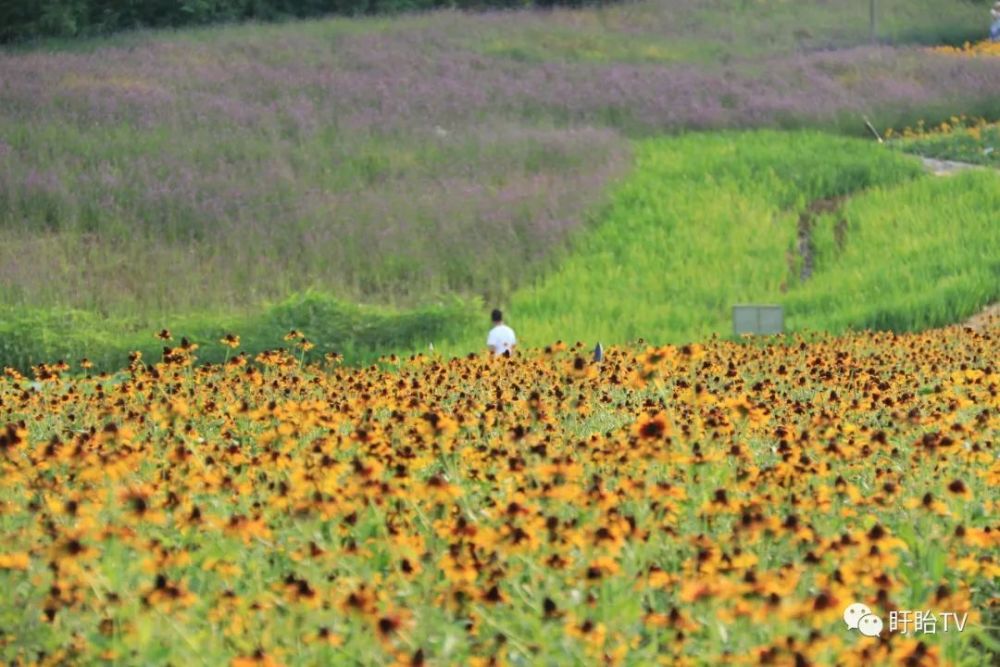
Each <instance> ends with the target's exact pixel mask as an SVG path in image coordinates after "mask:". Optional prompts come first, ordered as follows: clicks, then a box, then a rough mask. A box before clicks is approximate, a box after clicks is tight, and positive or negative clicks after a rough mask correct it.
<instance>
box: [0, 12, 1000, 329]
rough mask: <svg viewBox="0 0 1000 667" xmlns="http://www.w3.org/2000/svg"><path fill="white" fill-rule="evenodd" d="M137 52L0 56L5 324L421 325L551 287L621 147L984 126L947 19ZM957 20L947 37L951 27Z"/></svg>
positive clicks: (156, 36)
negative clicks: (287, 314) (396, 320)
mask: <svg viewBox="0 0 1000 667" xmlns="http://www.w3.org/2000/svg"><path fill="white" fill-rule="evenodd" d="M944 5H946V6H947V11H944V10H943V8H942V3H941V2H939V1H938V0H935V1H934V2H929V1H928V0H921V1H917V2H913V1H912V0H910V1H905V2H904V1H903V0H883V1H882V2H880V3H879V6H880V11H881V16H880V24H879V25H880V26H881V28H880V30H881V35H882V37H883V38H884V41H885V42H886V44H887V45H886V46H883V47H880V48H875V47H871V46H868V42H869V38H868V34H867V20H868V17H867V11H866V9H867V7H866V6H865V3H840V2H838V3H832V2H794V3H792V2H778V1H773V2H770V1H769V2H763V3H762V2H752V3H747V2H743V1H742V0H727V1H721V0H720V1H718V2H711V3H706V2H701V1H699V2H695V1H694V0H660V1H658V2H647V3H628V4H627V5H623V6H617V7H612V8H607V9H591V10H583V11H556V12H519V13H494V14H485V15H465V14H459V13H449V12H444V13H434V14H428V15H423V16H411V17H402V18H398V19H378V20H356V21H355V20H346V19H341V20H328V21H312V22H302V23H291V24H286V25H271V26H254V25H248V26H239V27H226V28H211V29H200V30H188V31H178V32H157V33H142V32H140V33H129V34H125V35H121V36H117V37H114V38H112V39H109V40H105V41H89V42H72V43H69V44H57V45H53V46H51V47H39V48H35V49H19V50H16V51H10V52H7V53H3V54H0V71H3V76H2V77H0V97H2V99H3V104H2V105H0V284H2V285H3V287H2V289H0V303H4V304H7V305H12V306H29V305H30V306H33V307H46V308H47V307H60V308H67V307H73V308H82V309H85V310H88V311H91V312H96V313H100V314H103V315H105V316H109V317H119V316H128V317H134V316H141V317H144V318H146V319H147V320H148V321H150V322H153V321H154V320H160V319H162V318H163V317H174V316H178V315H182V314H185V313H189V312H192V311H198V310H201V311H218V310H219V309H223V310H227V311H234V310H241V309H243V310H245V309H255V308H258V307H259V306H260V304H262V303H263V302H265V301H278V300H281V299H283V298H285V297H286V296H287V295H288V294H289V293H291V292H294V291H302V290H308V289H313V290H318V291H322V292H326V293H329V294H331V295H333V296H335V297H337V298H340V299H343V300H348V301H351V300H361V301H366V302H380V303H388V304H396V305H399V306H408V305H413V304H420V303H424V302H426V301H428V300H433V299H435V298H437V296H438V295H440V294H448V293H459V294H463V295H476V296H481V297H483V298H485V299H487V300H496V299H500V298H503V297H505V296H507V295H509V294H510V293H512V291H513V290H514V289H516V288H517V287H518V286H519V285H523V284H525V283H527V282H530V281H531V280H532V279H534V278H535V277H537V276H538V275H539V272H540V270H541V269H542V268H544V266H545V264H546V258H547V257H548V256H549V254H550V252H551V250H552V249H553V248H559V247H562V246H563V245H564V243H565V240H566V238H567V236H568V234H570V233H571V232H572V231H573V230H575V229H578V228H580V227H581V226H582V225H583V224H584V223H586V222H587V220H588V215H589V211H592V210H594V209H595V207H598V206H599V205H600V204H602V203H603V202H604V192H606V190H607V188H608V186H609V184H610V183H613V182H614V181H615V180H616V179H618V178H620V177H621V176H622V175H623V174H625V173H626V172H627V170H628V165H629V162H630V158H629V155H628V138H630V137H636V136H649V135H654V134H660V133H663V132H677V131H682V130H684V129H687V128H699V129H712V128H725V127H759V126H778V127H794V126H814V127H822V128H827V129H833V130H837V131H848V132H853V133H858V132H863V131H864V129H863V125H862V123H861V115H862V114H867V115H869V116H871V117H872V118H873V120H874V121H875V122H876V123H877V124H878V125H880V126H888V125H897V126H901V125H903V124H907V123H911V122H915V121H916V120H917V119H918V118H920V117H925V118H927V119H928V120H931V119H934V118H939V117H946V116H948V115H950V114H952V113H957V112H968V113H981V114H987V115H989V114H991V113H992V114H996V113H997V109H998V107H1000V97H998V95H1000V92H998V91H1000V60H997V59H971V58H956V57H954V56H946V55H941V54H934V53H929V52H925V51H923V50H918V49H914V48H912V45H914V44H920V43H932V42H940V41H942V40H946V41H954V42H956V43H957V42H959V41H960V40H962V39H965V38H976V37H978V36H981V33H982V31H983V30H984V28H985V22H984V21H983V19H982V16H981V14H982V8H977V7H974V6H973V5H972V4H970V3H966V2H960V1H958V0H949V1H948V2H945V3H944ZM942 15H943V16H945V17H946V18H945V19H943V20H942V19H941V18H940V17H941V16H942Z"/></svg>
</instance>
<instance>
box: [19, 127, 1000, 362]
mask: <svg viewBox="0 0 1000 667" xmlns="http://www.w3.org/2000/svg"><path fill="white" fill-rule="evenodd" d="M634 151H635V155H636V160H637V162H636V165H635V167H634V171H633V173H632V174H631V175H630V176H629V177H628V178H627V179H626V180H625V181H624V182H622V183H621V184H620V185H619V186H618V187H617V188H616V189H615V190H614V192H613V193H612V195H611V200H610V202H609V203H608V204H607V206H606V207H605V208H604V209H603V210H601V211H596V212H595V214H594V215H595V218H596V219H595V222H594V224H592V226H591V227H590V228H589V229H586V230H583V231H581V232H578V234H577V235H576V236H575V237H574V238H573V239H572V240H571V243H570V247H569V248H568V249H565V250H564V251H562V252H561V253H557V254H556V255H554V256H553V258H552V268H551V270H550V271H549V272H548V273H546V274H545V275H544V276H543V277H542V278H540V279H538V280H536V281H535V282H534V283H533V284H531V285H528V286H526V287H524V288H522V289H519V290H517V291H515V293H514V295H513V297H512V298H511V299H510V301H509V303H508V304H507V306H508V314H509V317H508V319H509V321H510V322H511V324H512V325H513V326H514V327H515V329H516V331H517V332H518V335H519V338H520V340H521V344H522V346H543V345H546V344H549V343H552V342H554V341H556V340H566V341H568V342H573V341H576V340H581V341H586V342H588V344H593V343H594V342H596V341H598V340H600V341H603V342H605V343H622V342H627V341H632V340H635V339H638V338H644V339H646V340H649V341H652V342H682V341H692V340H703V339H705V338H708V337H710V336H712V335H713V334H719V335H723V336H726V335H729V332H730V331H731V307H732V305H734V304H737V303H745V302H764V303H779V304H782V305H783V306H784V307H785V314H786V324H787V326H788V327H789V328H790V329H792V330H797V331H806V330H816V331H818V330H829V331H835V332H838V331H843V330H846V329H861V328H876V329H897V330H914V329H920V328H923V327H930V326H939V325H944V324H947V323H950V322H954V321H957V320H960V319H962V318H964V317H966V316H968V315H970V314H972V313H974V312H975V311H976V310H978V309H979V308H981V307H982V306H984V305H986V304H987V303H990V302H992V301H994V300H996V299H998V298H1000V260H998V259H997V258H1000V233H998V232H997V230H996V226H995V212H996V211H997V210H1000V175H998V174H996V173H994V172H993V171H983V172H977V173H964V174H960V175H956V176H953V177H949V178H935V177H931V176H927V175H924V174H923V171H922V169H921V166H920V164H919V162H918V161H917V160H916V159H914V158H912V157H909V156H907V155H905V154H902V153H900V152H897V151H893V150H888V149H886V148H885V147H883V146H879V145H877V144H875V143H874V142H871V141H863V140H857V139H847V138H836V137H831V136H829V135H824V134H821V133H817V132H794V133H781V132H774V131H759V132H749V133H736V132H729V133H719V134H690V135H686V136H682V137H676V138H660V139H650V140H642V141H638V142H636V143H635V145H634ZM830 198H838V202H839V203H838V205H837V207H836V209H835V210H833V211H832V212H829V211H828V212H825V213H818V214H816V215H815V216H814V224H813V230H812V233H811V247H812V253H813V258H814V272H813V274H812V276H811V277H810V278H809V279H808V280H802V279H801V276H800V269H801V266H802V261H803V259H802V257H801V256H800V255H799V253H798V237H797V234H798V231H797V230H798V224H799V219H800V214H801V213H802V212H803V211H805V210H807V209H808V208H809V207H810V205H811V204H813V203H814V202H816V201H818V200H828V199H830ZM485 312H486V307H485V304H483V303H482V302H481V301H477V300H460V299H457V298H456V299H452V300H450V301H448V300H446V301H445V302H443V303H440V304H437V305H431V306H426V307H422V308H416V309H412V310H391V309H384V308H371V307H359V306H353V305H349V304H347V303H345V302H342V301H338V300H336V299H333V298H332V297H329V296H323V295H320V294H317V293H307V294H305V295H303V296H299V297H294V298H292V299H290V300H287V301H285V302H282V303H278V304H277V305H272V306H267V307H263V308H260V309H256V310H253V309H245V310H240V311H232V313H231V314H225V311H223V314H221V315H220V314H218V313H216V312H212V311H207V310H195V311H192V312H189V313H187V314H181V315H176V316H173V317H168V316H164V317H163V318H161V319H155V318H150V317H148V316H142V317H140V316H136V317H133V318H127V317H120V316H117V317H110V318H102V317H100V316H98V315H95V314H93V313H90V312H88V311H80V310H75V311H73V310H61V311H59V310H53V309H45V308H34V309H33V308H24V307H19V308H8V309H7V311H6V312H5V313H4V316H3V318H2V323H0V341H2V342H0V359H2V361H3V363H4V364H6V365H12V366H17V367H21V368H24V367H26V366H27V365H30V364H32V363H37V362H38V361H40V360H53V359H57V358H65V359H67V360H76V359H79V358H80V357H82V356H88V357H89V358H91V359H92V360H93V361H95V362H96V363H97V364H98V365H99V366H100V367H104V368H110V367H114V366H116V365H120V364H121V363H122V361H123V359H124V358H125V357H126V355H127V354H128V352H129V351H131V350H141V351H143V352H144V354H145V356H146V358H152V359H156V358H158V356H159V350H160V343H159V342H158V341H156V340H155V339H154V338H153V333H154V332H155V331H157V330H158V329H159V328H161V327H167V328H170V329H171V330H172V331H173V332H174V333H175V336H176V337H179V336H181V335H185V336H188V337H190V338H191V339H192V340H194V341H196V342H198V343H200V344H202V346H203V349H202V350H201V351H200V353H201V358H202V359H203V360H210V361H219V360H221V359H222V358H224V356H225V348H224V347H223V346H221V345H220V344H218V343H217V340H218V339H219V338H220V337H221V336H222V335H223V334H225V333H227V332H234V333H237V334H240V335H241V337H242V339H243V349H245V350H246V351H247V352H249V353H251V354H254V353H256V352H259V351H260V350H263V349H267V348H273V347H278V346H281V345H284V343H283V342H282V340H281V339H282V336H283V334H284V333H285V332H286V331H287V330H288V329H290V328H296V329H300V330H302V331H304V332H305V334H306V335H307V336H309V337H310V338H311V339H312V340H314V341H315V342H316V343H317V344H318V347H317V349H316V350H315V351H313V352H312V353H311V354H313V355H321V354H322V353H325V352H328V351H337V352H341V353H343V354H344V355H345V357H346V358H347V360H348V361H349V362H352V363H368V362H371V361H373V360H375V359H376V358H377V357H378V356H379V355H380V354H384V353H387V352H389V351H397V352H403V353H409V352H415V351H426V350H427V349H428V345H429V344H431V343H433V344H434V346H435V348H436V349H438V350H439V351H444V352H451V353H458V354H465V353H467V352H469V351H473V350H481V349H482V348H483V340H482V339H484V338H485V330H486V321H485ZM478 318H482V319H478Z"/></svg>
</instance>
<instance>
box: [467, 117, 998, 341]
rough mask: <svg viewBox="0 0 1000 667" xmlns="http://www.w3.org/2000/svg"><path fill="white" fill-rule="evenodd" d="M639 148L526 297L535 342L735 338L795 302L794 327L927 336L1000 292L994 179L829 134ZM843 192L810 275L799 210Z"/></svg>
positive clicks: (693, 139)
mask: <svg viewBox="0 0 1000 667" xmlns="http://www.w3.org/2000/svg"><path fill="white" fill-rule="evenodd" d="M636 151H637V157H638V166H637V171H636V173H635V174H634V175H633V176H632V178H631V179H629V181H628V182H627V183H626V184H625V185H623V186H622V187H621V188H620V189H619V190H618V191H617V192H616V193H615V195H614V197H613V202H612V204H611V205H610V206H609V207H608V210H607V211H606V213H605V214H604V216H603V218H602V222H601V224H600V226H599V227H597V228H596V229H595V230H594V231H593V232H592V233H589V234H586V235H583V236H581V237H579V238H578V239H577V242H576V243H575V244H574V247H573V251H572V252H571V253H570V254H569V255H568V256H567V258H566V259H565V260H564V261H563V262H562V264H561V265H560V267H559V269H558V270H556V271H554V272H553V273H552V274H551V275H549V276H548V277H546V278H545V279H544V280H542V281H540V282H539V283H538V284H537V285H535V286H532V287H531V288H528V289H524V290H522V291H519V292H518V293H517V294H515V296H514V298H513V299H512V303H511V321H512V323H513V324H514V325H515V326H516V327H517V328H518V332H519V334H520V335H521V337H522V340H523V341H525V343H526V344H528V345H542V344H546V343H549V342H551V341H554V340H556V339H562V340H566V341H569V342H572V341H576V340H582V341H590V342H593V341H596V340H603V341H614V342H618V341H624V340H631V339H635V338H638V337H644V338H646V339H647V340H651V341H653V342H664V341H673V342H679V341H691V340H701V339H705V338H707V337H708V336H710V335H712V334H721V335H728V334H729V332H730V331H731V320H730V308H731V306H732V305H733V304H736V303H742V302H764V303H780V304H783V305H784V306H785V308H786V323H787V325H788V326H789V327H790V328H792V329H795V330H803V329H811V330H821V329H828V330H831V331H842V330H844V329H847V328H882V329H885V328H892V329H897V330H914V329H918V328H921V327H926V326H934V325H944V324H946V323H949V322H953V321H956V320H958V319H960V318H962V317H965V316H968V315H970V314H971V313H973V312H974V311H975V310H977V309H978V308H979V307H982V306H983V305H985V304H986V303H989V302H990V301H991V300H993V299H997V298H1000V262H998V261H997V258H998V257H1000V234H998V233H997V230H996V225H995V222H996V211H997V210H1000V176H998V175H996V174H993V173H974V174H963V175H960V176H955V177H953V178H949V179H935V178H933V177H929V176H921V175H920V174H921V169H920V166H919V163H918V162H917V161H916V160H913V159H912V158H908V157H906V156H903V155H900V154H898V153H895V152H892V151H886V150H884V149H883V148H882V147H879V146H878V145H876V144H874V143H872V142H862V141H860V140H850V139H837V138H831V137H828V136H823V135H820V134H815V133H798V134H788V135H783V134H777V133H773V132H758V133H751V134H742V135H741V134H718V135H706V134H697V135H688V136H685V137H681V138H677V139H655V140H649V141H644V142H640V143H639V144H638V146H637V149H636ZM845 196H850V199H849V200H848V201H846V202H844V203H843V207H842V208H839V209H838V210H834V211H832V212H827V213H822V214H818V215H817V216H816V220H815V222H814V223H813V225H812V238H811V239H809V245H810V246H811V248H812V252H813V262H814V271H813V274H812V276H811V277H810V278H809V279H808V280H802V279H801V277H800V276H801V273H800V267H801V261H802V258H801V257H800V256H799V250H798V248H799V243H798V238H797V230H798V227H799V220H800V216H801V213H802V212H803V211H806V210H807V209H809V208H810V205H811V204H813V203H814V202H816V201H818V200H829V199H831V198H840V197H845ZM833 204H834V206H832V208H837V206H836V202H833ZM826 208H831V207H830V206H828V207H826ZM838 227H839V230H838ZM472 344H473V340H472V339H471V338H470V339H469V340H468V345H472Z"/></svg>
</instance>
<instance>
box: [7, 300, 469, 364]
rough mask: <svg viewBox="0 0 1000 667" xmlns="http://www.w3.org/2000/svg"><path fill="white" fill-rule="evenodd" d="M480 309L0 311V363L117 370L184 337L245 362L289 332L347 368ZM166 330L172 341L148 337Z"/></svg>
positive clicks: (295, 304)
mask: <svg viewBox="0 0 1000 667" xmlns="http://www.w3.org/2000/svg"><path fill="white" fill-rule="evenodd" d="M480 310H482V305H481V304H479V303H478V302H476V301H463V300H459V299H457V298H451V299H448V300H445V301H443V302H441V303H437V304H431V305H427V306H423V307H420V308H414V309H410V310H406V311H399V310H393V309H388V308H376V307H363V306H357V305H354V304H351V303H346V302H343V301H339V300H337V299H335V298H332V297H330V296H328V295H323V294H318V293H305V294H299V295H295V296H292V297H289V298H288V299H286V300H284V301H282V302H280V303H276V304H273V305H270V306H265V307H262V308H261V309H259V310H257V311H253V312H246V313H234V314H225V313H223V314H219V313H209V312H195V313H190V314H187V315H184V316H180V317H174V318H165V319H164V320H162V321H160V322H159V324H156V323H155V322H154V321H149V320H146V319H139V318H132V319H129V318H116V319H106V318H101V317H99V316H97V315H95V314H93V313H91V312H88V311H82V310H56V309H51V308H36V309H26V308H6V309H4V310H3V311H0V365H3V366H10V367H14V368H19V369H22V370H25V369H27V368H29V367H30V366H31V365H33V364H37V363H38V362H40V361H44V362H54V361H56V360H60V359H62V360H65V361H67V362H69V363H70V364H71V365H72V366H74V367H75V366H76V364H77V362H78V361H79V360H80V359H81V358H83V357H86V358H88V359H89V360H90V361H91V362H92V363H93V364H94V367H95V369H96V370H112V369H117V368H121V367H122V366H123V365H124V364H125V363H127V360H128V355H129V353H130V352H132V351H139V352H141V353H142V355H143V359H144V360H146V361H152V362H155V361H158V360H159V359H160V356H161V353H162V349H163V346H165V345H169V346H175V345H179V344H180V340H181V337H182V336H183V337H187V338H188V339H189V340H191V341H192V342H195V343H197V344H198V345H199V349H198V350H197V351H196V355H197V357H198V359H199V360H200V361H202V362H221V361H224V360H225V359H226V358H227V357H229V356H231V355H232V354H235V353H239V352H246V353H247V354H249V355H250V356H251V357H252V356H254V355H255V354H257V353H258V352H261V351H263V350H267V349H273V348H277V347H286V348H290V349H295V350H296V352H297V353H298V350H297V348H295V346H294V343H288V342H285V341H284V340H283V338H284V335H285V334H286V333H288V331H289V330H291V329H296V330H298V331H300V332H302V333H303V334H304V335H305V336H306V337H307V338H308V339H309V340H310V341H311V342H313V343H314V344H315V348H313V349H312V350H310V351H309V352H307V353H306V354H307V355H308V358H309V359H312V360H321V359H323V356H324V355H325V354H326V353H328V352H332V353H337V354H341V355H343V357H344V359H346V360H347V361H348V362H350V363H352V364H356V365H359V364H365V363H371V362H374V361H376V360H377V358H378V357H379V356H380V355H382V354H383V353H385V352H386V351H388V350H409V351H417V350H420V351H426V350H427V348H428V345H429V344H431V343H435V342H437V343H439V344H440V342H442V341H445V340H448V339H450V338H455V337H456V336H458V335H461V332H463V331H467V330H469V329H470V328H472V327H474V326H475V325H476V321H475V315H476V313H477V312H478V311H480ZM160 328H168V329H169V330H170V331H171V333H172V334H173V338H174V340H173V341H172V342H163V341H160V340H158V339H157V338H156V337H155V334H156V332H158V331H159V329H160ZM227 333H235V334H237V335H239V336H240V339H241V345H240V348H239V349H237V350H236V352H230V351H229V349H228V348H227V347H225V346H224V345H222V343H221V342H220V340H219V339H220V338H222V336H224V335H226V334H227Z"/></svg>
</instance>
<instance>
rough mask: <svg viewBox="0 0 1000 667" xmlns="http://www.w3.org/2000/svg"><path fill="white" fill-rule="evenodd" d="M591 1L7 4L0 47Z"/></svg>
mask: <svg viewBox="0 0 1000 667" xmlns="http://www.w3.org/2000/svg"><path fill="white" fill-rule="evenodd" d="M594 1H595V0H7V1H6V2H4V3H3V5H0V42H7V41H14V40H23V39H31V38H37V37H77V36H81V35H93V34H101V33H109V32H114V31H116V30H123V29H130V28H137V27H154V28H166V27H179V26H190V25H204V24H210V23H221V22H230V21H276V20H282V19H292V18H303V17H307V16H322V15H325V14H347V15H351V16H357V15H362V14H389V13H397V12H412V11H419V10H428V9H435V8H441V7H444V8H462V9H485V8H489V7H498V8H510V7H527V6H539V7H552V6H556V5H567V6H574V7H580V6H583V5H587V4H592V3H593V2H594Z"/></svg>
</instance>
